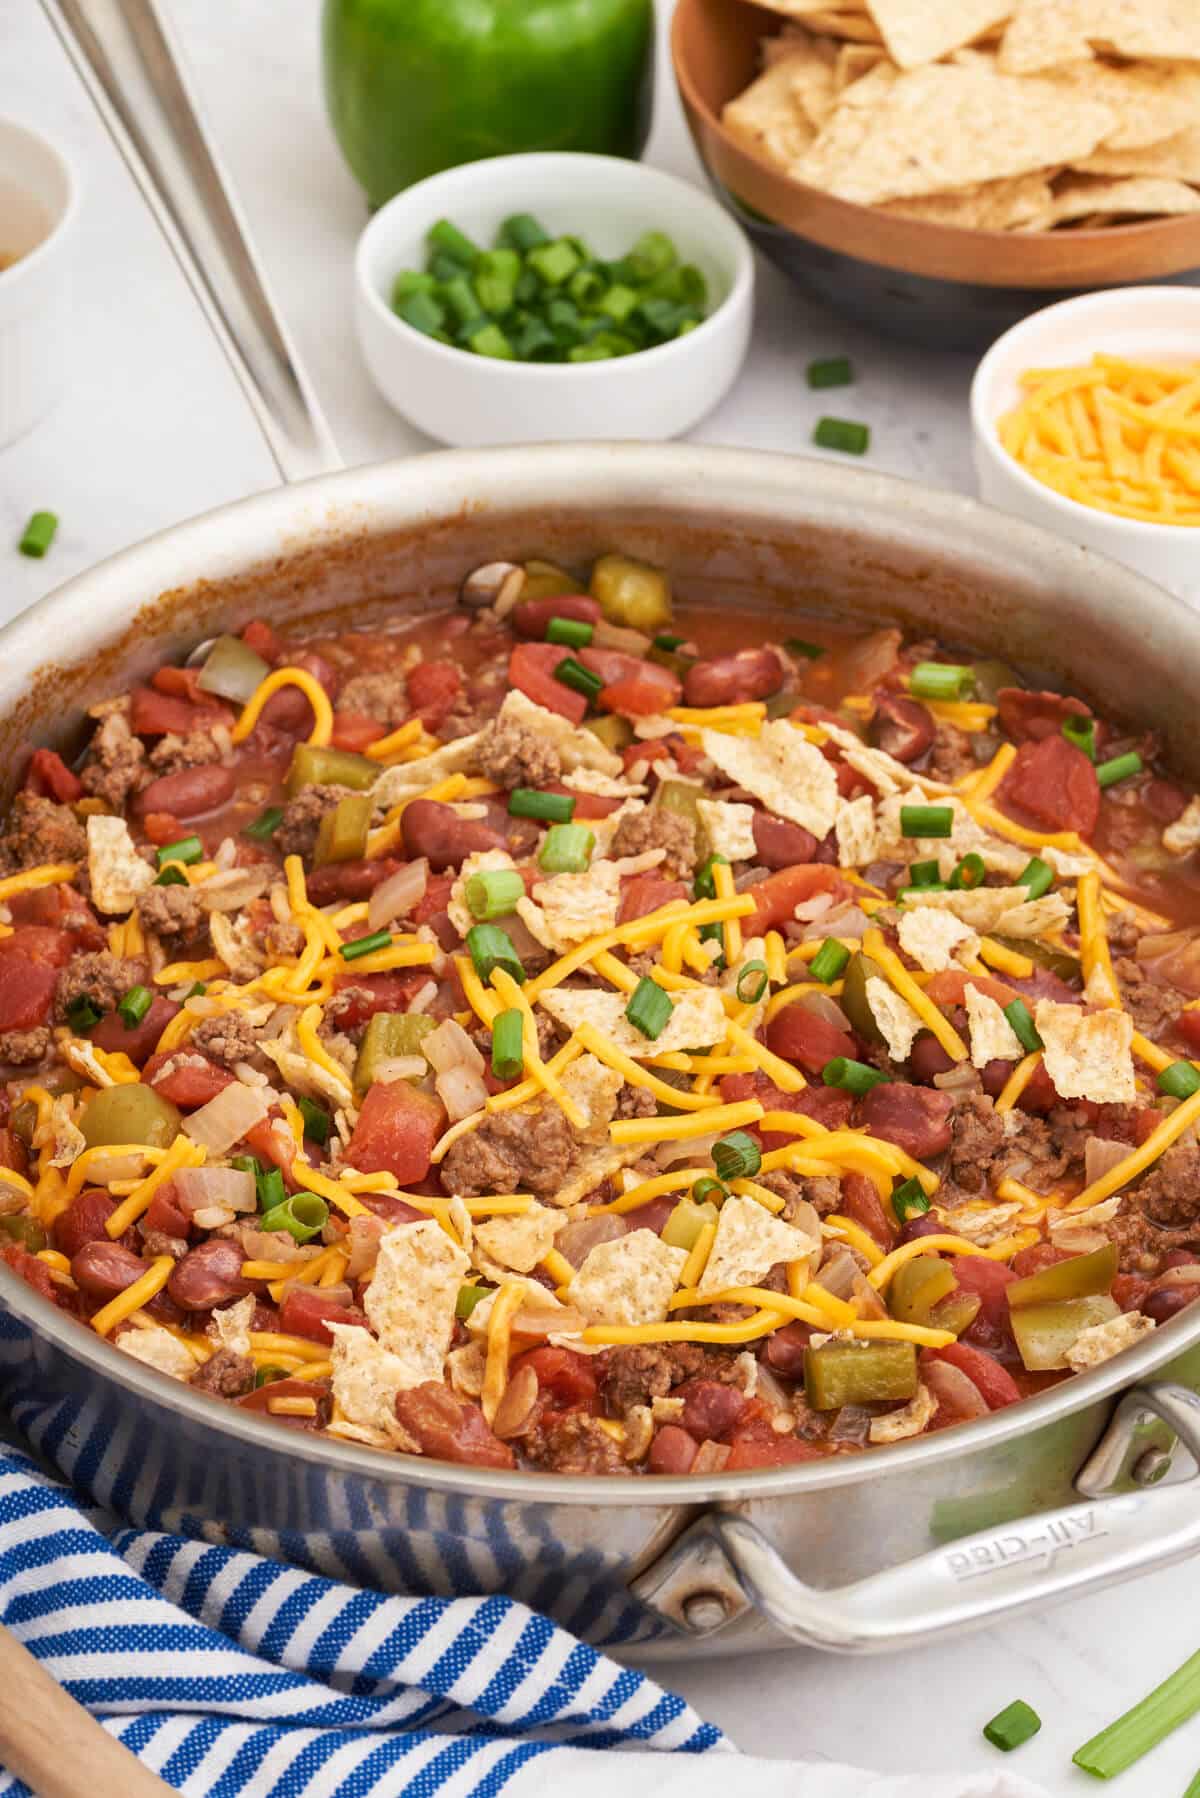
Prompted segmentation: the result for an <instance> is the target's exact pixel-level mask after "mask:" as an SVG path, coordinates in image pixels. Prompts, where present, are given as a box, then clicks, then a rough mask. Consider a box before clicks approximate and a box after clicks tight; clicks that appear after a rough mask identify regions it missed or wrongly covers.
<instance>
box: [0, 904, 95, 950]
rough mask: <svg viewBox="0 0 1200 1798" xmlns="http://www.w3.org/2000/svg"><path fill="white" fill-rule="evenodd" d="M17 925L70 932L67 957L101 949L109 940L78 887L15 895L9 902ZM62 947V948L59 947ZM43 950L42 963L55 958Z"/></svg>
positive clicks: (13, 919) (9, 907)
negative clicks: (41, 925) (44, 927)
mask: <svg viewBox="0 0 1200 1798" xmlns="http://www.w3.org/2000/svg"><path fill="white" fill-rule="evenodd" d="M8 909H9V911H10V912H11V913H12V921H13V923H14V924H18V925H20V924H45V925H50V926H53V927H55V928H56V929H57V927H59V926H61V928H62V930H63V931H65V932H67V933H68V938H67V945H66V954H67V956H69V955H70V954H71V953H73V952H74V951H75V950H78V949H99V948H101V947H102V946H103V945H104V943H105V942H106V941H107V938H106V937H105V935H104V932H103V930H101V928H100V923H99V920H98V919H97V917H96V914H95V912H94V911H93V910H92V908H91V906H90V905H89V904H88V902H87V900H86V899H85V898H84V897H83V894H82V893H80V892H79V891H78V890H77V889H76V888H75V887H69V886H56V887H34V888H32V889H31V891H29V892H27V893H14V894H13V896H12V898H11V899H10V900H9V901H8ZM60 948H61V945H60ZM57 954H58V951H57V950H56V951H54V955H53V956H49V955H47V953H46V952H45V951H43V953H42V955H41V958H40V959H42V960H43V961H45V960H47V959H54V958H55V957H56V956H57Z"/></svg>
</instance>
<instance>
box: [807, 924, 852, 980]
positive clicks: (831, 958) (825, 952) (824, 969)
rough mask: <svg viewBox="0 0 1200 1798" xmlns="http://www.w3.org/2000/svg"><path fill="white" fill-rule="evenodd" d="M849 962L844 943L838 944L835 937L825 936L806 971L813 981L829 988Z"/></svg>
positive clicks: (848, 953) (848, 952)
mask: <svg viewBox="0 0 1200 1798" xmlns="http://www.w3.org/2000/svg"><path fill="white" fill-rule="evenodd" d="M849 960H850V951H849V949H847V947H846V945H845V943H839V942H838V940H837V938H836V937H832V936H827V937H826V938H825V941H824V942H823V943H822V944H821V947H820V948H819V949H818V950H817V953H816V954H815V955H814V956H813V958H812V960H811V961H810V962H809V964H808V971H809V973H810V974H811V975H812V977H813V979H814V980H819V981H820V982H821V984H822V986H830V985H832V983H833V982H834V981H835V980H839V979H840V978H841V975H842V971H843V969H844V968H845V966H846V963H847V962H848V961H849Z"/></svg>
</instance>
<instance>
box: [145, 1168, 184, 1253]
mask: <svg viewBox="0 0 1200 1798" xmlns="http://www.w3.org/2000/svg"><path fill="white" fill-rule="evenodd" d="M142 1222H143V1223H144V1224H145V1226H146V1228H147V1230H162V1231H164V1232H165V1233H166V1235H168V1236H179V1237H182V1238H184V1240H186V1239H187V1237H188V1236H190V1234H191V1229H192V1220H191V1218H190V1217H189V1216H188V1214H187V1212H186V1211H185V1210H184V1209H183V1207H182V1205H179V1204H177V1203H176V1198H175V1187H174V1185H173V1184H172V1182H171V1181H170V1180H168V1181H167V1184H166V1185H165V1186H160V1187H159V1189H158V1191H157V1192H156V1193H155V1195H154V1197H153V1198H152V1199H151V1201H150V1204H149V1207H148V1209H147V1211H146V1215H145V1217H144V1218H143V1219H142Z"/></svg>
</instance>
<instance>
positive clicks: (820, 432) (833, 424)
mask: <svg viewBox="0 0 1200 1798" xmlns="http://www.w3.org/2000/svg"><path fill="white" fill-rule="evenodd" d="M813 442H814V443H815V444H816V446H817V448H818V449H827V450H842V451H843V452H844V454H846V455H847V456H864V455H865V454H866V453H867V450H868V449H869V447H870V443H871V432H870V428H869V426H867V425H861V424H858V423H856V422H855V420H854V419H852V418H821V419H818V420H817V427H816V429H815V431H814V432H813Z"/></svg>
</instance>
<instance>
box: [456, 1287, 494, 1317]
mask: <svg viewBox="0 0 1200 1798" xmlns="http://www.w3.org/2000/svg"><path fill="white" fill-rule="evenodd" d="M490 1291H491V1288H490V1287H489V1286H460V1287H459V1289H458V1297H457V1298H456V1299H455V1301H454V1315H455V1317H457V1319H458V1321H459V1323H460V1324H465V1323H466V1321H467V1319H468V1317H470V1315H471V1313H472V1311H474V1309H475V1307H476V1305H478V1304H479V1303H480V1301H481V1300H483V1299H486V1298H487V1296H488V1294H489V1292H490Z"/></svg>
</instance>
